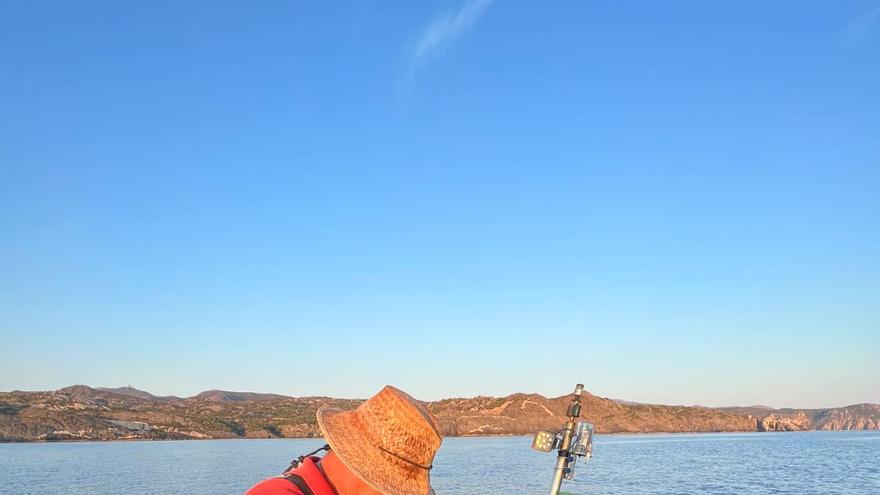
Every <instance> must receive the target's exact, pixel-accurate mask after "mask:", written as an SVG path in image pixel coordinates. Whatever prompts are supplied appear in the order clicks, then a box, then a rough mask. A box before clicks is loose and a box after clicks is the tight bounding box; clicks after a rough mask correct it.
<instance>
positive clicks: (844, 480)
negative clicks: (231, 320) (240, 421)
mask: <svg viewBox="0 0 880 495" xmlns="http://www.w3.org/2000/svg"><path fill="white" fill-rule="evenodd" d="M529 441H530V440H529V439H528V438H524V437H504V438H451V439H447V440H445V441H444V443H443V448H442V450H441V451H440V453H439V454H438V458H437V459H436V461H435V463H434V465H435V468H434V471H433V475H432V479H433V482H434V485H435V488H436V489H437V492H438V493H439V494H440V495H474V494H494V495H513V494H521V495H522V494H525V495H532V494H538V495H540V494H543V493H544V492H545V491H546V490H547V484H548V482H549V480H550V476H551V469H552V465H553V457H552V455H551V454H542V453H539V452H533V451H531V450H530V449H529ZM320 443H321V442H320V440H280V439H279V440H210V441H182V442H111V443H56V444H0V493H3V494H41V495H45V494H56V493H57V494H62V493H63V494H71V495H93V494H114V495H119V494H123V495H124V494H132V495H135V494H137V495H145V494H156V495H160V494H161V495H178V494H179V495H202V494H204V495H209V494H210V495H217V494H230V495H233V494H241V493H242V492H243V491H244V490H245V489H247V488H248V487H249V486H250V485H252V484H253V483H254V482H256V481H258V480H259V479H261V478H263V477H266V476H271V475H274V474H276V473H278V472H279V471H280V470H282V469H283V468H284V467H286V466H287V463H288V461H289V460H290V459H291V458H292V457H294V456H295V455H296V454H300V453H304V452H306V451H308V450H311V449H313V448H315V447H317V446H319V445H320ZM577 474H578V478H579V481H578V482H567V483H566V484H565V486H564V489H565V490H567V491H569V492H571V493H575V494H601V493H604V494H629V493H669V494H697V493H731V494H765V493H791V494H820V493H821V494H825V493H846V494H872V495H874V494H880V432H809V433H761V434H759V433H753V434H752V433H750V434H696V435H630V436H624V435H621V436H613V435H612V436H597V437H596V440H595V458H594V459H593V460H592V461H591V462H590V463H588V464H587V465H586V466H580V467H579V469H578V473H577Z"/></svg>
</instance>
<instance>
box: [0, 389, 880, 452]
mask: <svg viewBox="0 0 880 495" xmlns="http://www.w3.org/2000/svg"><path fill="white" fill-rule="evenodd" d="M359 403H360V401H357V400H346V399H332V398H329V397H298V398H297V397H287V396H283V395H275V394H256V393H250V392H227V391H221V390H211V391H207V392H203V393H201V394H198V395H196V396H193V397H189V398H178V397H157V396H154V395H152V394H150V393H148V392H144V391H141V390H137V389H134V388H131V387H122V388H117V389H108V388H104V389H95V388H91V387H86V386H83V385H76V386H72V387H67V388H63V389H61V390H56V391H53V392H19V391H15V392H8V393H0V441H7V442H9V441H51V440H121V439H207V438H269V437H313V436H317V435H319V431H318V427H317V424H316V422H315V411H316V410H317V409H318V408H319V407H321V406H323V405H332V406H334V407H339V408H346V409H347V408H353V407H356V406H357V405H358V404H359ZM567 403H568V396H564V397H557V398H545V397H542V396H540V395H536V394H514V395H511V396H508V397H501V398H496V397H474V398H468V399H446V400H441V401H437V402H431V403H428V407H429V408H430V409H431V410H432V411H433V412H434V414H435V415H437V417H438V419H439V420H440V424H441V425H442V428H443V433H444V435H447V436H466V435H518V434H530V433H533V432H534V431H536V430H539V429H555V428H558V427H559V426H560V424H561V423H562V420H563V417H564V414H565V408H566V405H567ZM584 417H585V418H586V419H587V420H589V421H591V422H592V423H594V424H595V425H596V428H597V430H598V431H599V432H601V433H647V432H719V431H792V430H809V429H823V430H848V429H880V405H877V404H859V405H854V406H848V407H843V408H835V409H811V410H808V409H804V410H793V409H770V408H765V407H760V406H755V407H745V408H736V407H734V408H721V409H712V408H705V407H685V406H661V405H648V404H638V403H627V402H623V401H614V400H610V399H605V398H601V397H597V396H594V395H589V394H585V399H584Z"/></svg>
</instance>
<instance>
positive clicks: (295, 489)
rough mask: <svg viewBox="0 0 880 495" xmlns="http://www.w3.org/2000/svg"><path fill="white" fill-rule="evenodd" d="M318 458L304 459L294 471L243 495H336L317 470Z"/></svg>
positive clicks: (265, 482) (269, 480)
mask: <svg viewBox="0 0 880 495" xmlns="http://www.w3.org/2000/svg"><path fill="white" fill-rule="evenodd" d="M319 460H321V458H320V457H306V458H305V459H303V461H302V462H301V463H300V464H299V466H297V467H296V468H295V469H292V470H290V471H287V472H285V473H284V474H282V475H281V476H277V477H275V478H269V479H267V480H263V481H261V482H259V483H257V484H256V485H254V487H253V488H251V489H250V490H248V491H247V492H245V495H336V493H335V492H334V491H333V487H331V486H330V483H329V482H328V481H327V478H325V477H324V473H322V472H321V470H320V469H319V468H318V464H317V462H318V461H319Z"/></svg>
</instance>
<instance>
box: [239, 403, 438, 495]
mask: <svg viewBox="0 0 880 495" xmlns="http://www.w3.org/2000/svg"><path fill="white" fill-rule="evenodd" d="M317 416H318V427H319V428H320V429H321V433H322V434H323V435H324V439H325V440H326V442H327V445H325V446H324V447H323V448H321V449H318V450H317V451H315V452H313V453H311V454H308V455H305V456H301V457H300V458H299V460H298V461H294V463H293V464H292V465H291V468H289V469H288V470H287V471H285V472H284V473H283V474H282V475H281V476H278V477H275V478H269V479H267V480H264V481H261V482H260V483H257V484H256V485H254V487H253V488H251V489H250V490H248V491H247V492H245V495H432V494H433V493H434V491H433V489H432V488H431V476H430V474H431V468H432V467H433V462H434V455H435V454H436V453H437V449H439V448H440V443H441V442H442V438H441V434H440V431H441V430H440V425H439V423H438V422H437V419H436V418H435V417H434V416H433V415H432V414H431V412H430V411H428V409H427V408H426V407H425V405H424V404H422V403H421V402H419V401H417V400H415V399H413V398H412V397H410V396H409V395H408V394H407V393H406V392H403V391H402V390H399V389H397V388H394V387H392V386H390V385H388V386H386V387H385V388H383V389H382V390H381V391H380V392H379V393H378V394H376V395H375V396H373V397H371V398H370V399H369V400H367V401H366V402H364V403H362V404H361V405H360V406H358V408H357V409H354V410H351V411H342V410H339V409H335V408H330V407H322V408H321V409H319V410H318V413H317ZM321 450H327V451H328V452H327V454H325V455H324V457H323V458H322V457H318V456H316V455H314V454H315V453H317V452H319V451H321Z"/></svg>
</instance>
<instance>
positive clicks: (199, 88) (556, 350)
mask: <svg viewBox="0 0 880 495" xmlns="http://www.w3.org/2000/svg"><path fill="white" fill-rule="evenodd" d="M0 60H2V63H0V113H2V119H0V235H2V238H0V239H2V242H0V336H2V359H0V390H12V389H31V390H32V389H53V388H58V387H62V386H66V385H70V384H73V383H85V384H90V385H95V386H119V385H124V384H132V385H134V386H136V387H139V388H143V389H146V390H149V391H151V392H154V393H157V394H177V395H190V394H194V393H196V392H199V391H201V390H204V389H209V388H223V389H231V390H252V391H265V392H278V393H286V394H292V395H311V394H321V395H333V396H342V397H365V396H369V395H371V394H372V393H373V392H374V391H376V390H377V389H378V388H379V387H380V386H381V385H383V384H385V383H394V384H397V385H398V386H400V387H402V388H404V389H407V390H409V391H411V392H412V393H413V394H414V395H415V396H417V397H420V398H424V399H435V398H440V397H446V396H471V395H476V394H491V395H501V394H507V393H511V392H514V391H534V392H539V393H543V394H548V395H561V394H563V393H566V392H568V391H569V390H570V388H571V386H572V385H573V384H574V382H576V381H582V382H584V383H586V385H587V388H588V389H589V390H591V391H592V392H594V393H597V394H600V395H604V396H610V397H615V398H624V399H629V400H636V401H645V402H661V403H685V404H693V403H700V404H706V405H726V404H743V405H745V404H756V403H762V404H768V405H772V406H832V405H843V404H849V403H857V402H868V401H872V402H880V2H877V1H841V2H827V1H825V2H807V1H776V2H766V1H743V2H705V1H694V2H684V1H676V2H653V1H642V2H597V1H571V2H556V3H553V4H548V3H547V2H513V1H502V0H497V1H494V2H487V1H482V2H480V1H475V0H469V1H462V0H455V1H446V2H435V3H429V2H398V3H391V2H361V3H350V2H295V1H290V0H285V1H265V2H257V3H253V2H251V3H245V2H220V1H210V2H123V3H120V2H110V1H108V2H89V1H83V2H62V1H54V2H32V1H9V0H7V1H4V2H2V3H0Z"/></svg>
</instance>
